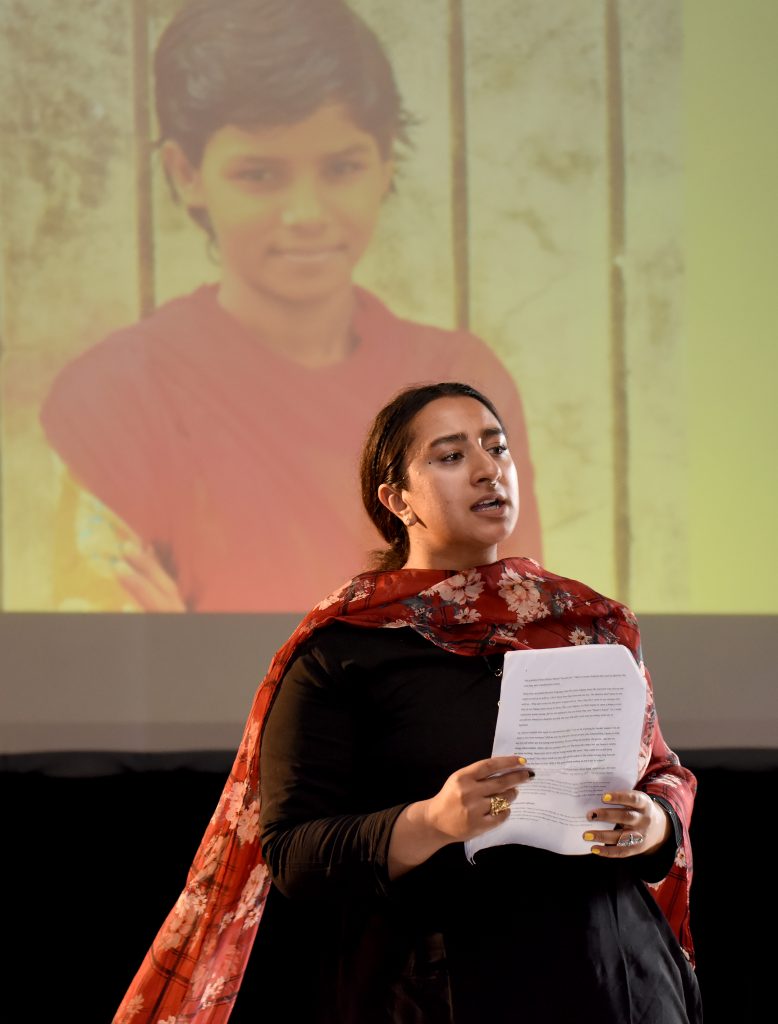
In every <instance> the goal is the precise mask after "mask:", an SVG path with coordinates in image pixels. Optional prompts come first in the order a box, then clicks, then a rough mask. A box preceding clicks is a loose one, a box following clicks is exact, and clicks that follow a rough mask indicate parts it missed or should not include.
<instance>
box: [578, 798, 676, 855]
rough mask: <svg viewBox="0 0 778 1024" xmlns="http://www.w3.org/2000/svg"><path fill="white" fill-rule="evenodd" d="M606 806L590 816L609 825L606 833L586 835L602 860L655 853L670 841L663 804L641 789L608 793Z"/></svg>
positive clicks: (668, 819) (668, 825) (590, 832)
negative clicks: (603, 858)
mask: <svg viewBox="0 0 778 1024" xmlns="http://www.w3.org/2000/svg"><path fill="white" fill-rule="evenodd" d="M602 801H603V804H604V805H605V806H604V807H598V808H596V809H595V810H592V811H589V813H588V814H587V815H586V817H587V818H588V819H589V821H596V822H597V823H598V825H599V823H602V824H603V825H605V826H606V830H605V831H603V830H598V831H595V830H594V829H592V830H591V831H589V832H584V834H583V838H584V839H585V840H586V841H587V842H593V843H594V845H593V846H592V853H596V854H599V855H600V856H602V857H618V858H621V857H634V856H635V855H636V854H639V853H652V852H653V851H654V850H657V849H659V847H660V846H662V844H663V843H664V842H666V840H667V839H668V838H669V836H670V833H671V831H672V822H671V821H670V816H669V815H668V814H667V813H666V811H665V809H664V808H663V807H662V805H661V804H659V803H657V802H656V801H655V800H652V799H651V797H650V796H647V795H646V794H645V793H641V792H640V790H638V789H630V790H626V791H624V792H613V793H605V794H604V795H603V798H602Z"/></svg>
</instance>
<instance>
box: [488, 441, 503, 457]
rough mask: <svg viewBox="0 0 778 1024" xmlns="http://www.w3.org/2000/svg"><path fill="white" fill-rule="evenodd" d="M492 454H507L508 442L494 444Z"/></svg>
mask: <svg viewBox="0 0 778 1024" xmlns="http://www.w3.org/2000/svg"><path fill="white" fill-rule="evenodd" d="M489 451H490V452H491V454H492V455H505V453H506V452H507V451H508V445H507V444H493V445H492V446H491V448H490V449H489Z"/></svg>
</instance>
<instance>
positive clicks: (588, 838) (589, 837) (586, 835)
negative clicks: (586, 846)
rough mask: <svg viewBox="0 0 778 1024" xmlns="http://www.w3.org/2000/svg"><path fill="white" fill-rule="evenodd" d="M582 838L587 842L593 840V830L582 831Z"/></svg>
mask: <svg viewBox="0 0 778 1024" xmlns="http://www.w3.org/2000/svg"><path fill="white" fill-rule="evenodd" d="M583 837H584V839H585V840H586V842H587V843H592V842H594V832H584V836H583Z"/></svg>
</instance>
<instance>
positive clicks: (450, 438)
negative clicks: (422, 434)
mask: <svg viewBox="0 0 778 1024" xmlns="http://www.w3.org/2000/svg"><path fill="white" fill-rule="evenodd" d="M504 434H505V431H504V430H503V429H502V427H487V428H486V430H482V431H481V434H480V435H479V436H480V438H481V440H484V439H485V438H489V437H502V436H503V435H504ZM466 440H467V434H465V433H463V432H462V431H460V432H459V433H458V434H446V435H444V436H443V437H437V438H435V440H434V441H430V444H429V447H430V448H437V447H438V445H441V444H461V443H462V442H463V441H466Z"/></svg>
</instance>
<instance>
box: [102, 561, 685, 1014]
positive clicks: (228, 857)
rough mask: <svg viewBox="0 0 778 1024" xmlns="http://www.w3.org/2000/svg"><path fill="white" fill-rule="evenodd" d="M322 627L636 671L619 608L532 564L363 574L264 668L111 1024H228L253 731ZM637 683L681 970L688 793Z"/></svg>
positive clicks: (238, 958)
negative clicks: (345, 626) (385, 631)
mask: <svg viewBox="0 0 778 1024" xmlns="http://www.w3.org/2000/svg"><path fill="white" fill-rule="evenodd" d="M334 619H347V620H348V621H349V622H350V623H352V624H353V625H357V626H365V627H385V628H399V627H403V628H408V627H410V628H411V629H415V630H417V632H419V633H421V634H422V635H423V636H425V637H427V639H429V640H430V641H431V642H432V643H434V644H437V645H438V646H439V647H443V648H445V649H446V650H449V651H452V652H454V653H457V654H462V655H481V654H494V653H498V652H507V651H512V650H527V649H533V648H546V647H566V646H570V645H573V644H623V645H624V646H625V647H627V648H628V649H629V650H630V651H631V652H632V654H633V655H634V657H635V659H636V661H637V662H638V664H639V665H640V666H641V668H643V662H642V655H641V649H640V633H639V630H638V624H637V620H636V618H635V616H634V615H633V614H632V612H631V611H630V610H629V609H628V608H627V607H626V606H625V605H622V604H619V603H618V602H616V601H611V600H609V599H608V598H605V597H603V596H602V595H601V594H598V593H596V592H595V591H593V590H591V589H590V588H589V587H587V586H585V585H584V584H582V583H578V582H576V581H575V580H571V579H567V578H565V577H563V576H555V575H554V574H553V573H550V572H547V571H546V570H544V569H542V568H541V567H540V565H538V563H537V562H535V561H533V560H532V559H527V558H513V559H507V560H505V561H501V562H495V563H493V564H492V565H487V566H481V567H478V568H475V569H467V570H463V571H461V572H456V571H445V570H433V569H428V570H427V569H425V570H416V569H400V570H397V571H392V572H368V573H363V574H362V575H361V576H357V577H355V578H354V579H353V580H349V581H348V582H347V583H346V584H344V585H343V586H342V587H341V588H340V589H339V590H337V591H336V592H335V593H334V594H332V595H331V596H330V597H328V598H327V599H326V600H324V601H322V602H321V604H319V605H317V606H316V608H314V609H313V611H311V612H310V613H309V614H308V615H307V616H306V617H305V618H304V619H303V621H302V622H301V623H300V625H299V626H298V628H297V629H296V630H295V632H294V633H293V634H292V636H291V637H290V639H289V640H288V641H287V642H286V644H285V645H284V646H283V647H282V648H281V649H280V650H279V651H278V653H277V654H276V655H275V657H274V658H273V661H272V663H271V665H270V668H269V670H268V673H267V675H266V676H265V678H264V680H263V681H262V683H261V684H260V686H259V688H258V690H257V694H256V696H255V698H254V703H253V706H252V708H251V713H250V715H249V718H248V722H247V724H246V728H245V731H244V734H243V739H242V741H241V744H240V747H239V749H238V753H237V756H236V758H235V762H234V764H233V767H232V771H231V773H230V776H229V779H228V781H227V784H226V786H225V787H224V792H223V793H222V796H221V798H220V800H219V804H218V806H217V808H216V810H215V812H214V814H213V817H212V818H211V821H210V823H209V825H208V828H207V829H206V832H205V835H204V836H203V839H202V842H201V844H200V848H199V849H198V851H197V854H196V855H195V858H194V861H193V863H192V867H191V869H190V871H189V875H188V879H187V884H186V888H185V889H184V891H183V892H182V894H181V896H180V897H179V899H178V901H177V903H176V905H175V907H174V908H173V910H172V911H171V913H170V914H169V915H168V918H167V920H166V921H165V923H164V924H163V926H162V928H161V929H160V931H159V934H158V935H157V937H156V939H155V940H154V943H153V944H152V947H151V949H150V950H149V952H148V953H147V955H146V958H145V959H144V961H143V964H142V965H141V968H140V970H139V971H138V973H137V975H136V976H135V979H134V980H133V982H132V985H131V986H130V988H129V991H128V992H127V994H126V996H125V997H124V1000H123V1001H122V1004H121V1006H120V1007H119V1010H118V1011H117V1013H116V1016H115V1018H114V1024H183V1022H185V1021H194V1022H196V1024H222V1022H224V1021H226V1020H227V1019H228V1018H229V1015H230V1011H231V1009H232V1007H233V1004H234V1002H235V998H236V996H237V994H238V989H239V987H240V983H241V979H242V977H243V973H244V971H245V968H246V963H247V961H248V957H249V953H250V952H251V947H252V944H253V941H254V937H255V935H256V931H257V926H258V924H259V920H260V918H261V916H262V909H263V906H264V903H265V898H266V896H267V892H268V889H269V886H270V879H269V877H268V871H267V868H266V866H265V864H264V862H263V859H262V853H261V850H260V847H259V802H260V788H259V781H260V780H259V745H260V735H261V729H262V723H263V721H264V719H265V715H266V713H267V710H268V707H269V706H270V703H271V701H272V698H273V695H274V694H275V692H276V689H277V687H278V685H279V683H280V682H281V680H282V678H283V675H284V672H285V669H286V667H287V665H288V664H289V662H290V660H291V658H292V656H293V655H294V653H295V651H296V649H297V647H298V645H299V644H300V643H301V642H302V641H303V640H305V639H306V638H307V637H308V636H310V634H311V633H313V632H314V631H315V630H317V629H321V627H322V626H325V625H326V624H327V623H328V622H332V621H333V620H334ZM644 671H645V670H644ZM646 680H647V683H648V686H647V702H646V715H645V722H644V728H643V737H642V742H641V755H640V782H639V783H638V787H639V788H640V789H642V790H644V791H645V792H647V793H650V794H652V795H654V796H660V797H663V798H664V799H665V800H667V801H668V803H669V804H670V805H671V806H672V807H673V809H674V810H675V812H676V814H677V815H678V818H679V819H680V821H681V822H682V824H683V843H682V845H681V846H680V847H679V848H678V850H677V852H676V856H675V863H674V865H673V867H672V869H671V870H670V872H669V874H668V875H667V876H666V877H665V878H664V879H663V880H662V882H660V883H658V884H656V885H652V886H650V888H651V890H652V891H653V894H654V896H655V898H656V900H657V902H658V903H659V906H660V907H661V908H662V910H663V911H664V913H665V915H666V917H667V919H668V921H669V922H670V924H671V926H672V927H673V930H674V931H675V933H676V935H677V936H678V938H679V941H680V943H681V945H682V947H683V948H684V950H685V951H686V953H687V956H689V958H690V959H691V957H692V945H691V935H690V933H689V924H688V922H689V883H690V880H691V851H690V846H689V833H688V826H689V820H690V818H691V810H692V803H693V800H694V792H695V788H696V786H695V779H694V776H693V775H692V774H691V773H690V772H689V771H688V770H686V769H685V768H683V767H681V765H680V764H679V762H678V758H677V757H676V755H675V754H674V753H673V752H672V751H671V750H670V749H669V748H668V746H667V744H666V743H665V741H664V739H663V738H662V734H661V732H660V729H659V725H658V723H657V719H656V712H655V709H654V701H653V694H652V690H651V684H650V679H649V677H648V674H647V673H646Z"/></svg>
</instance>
